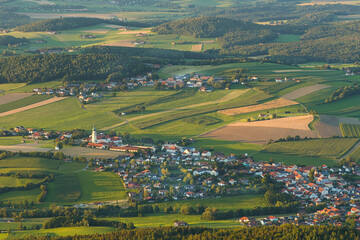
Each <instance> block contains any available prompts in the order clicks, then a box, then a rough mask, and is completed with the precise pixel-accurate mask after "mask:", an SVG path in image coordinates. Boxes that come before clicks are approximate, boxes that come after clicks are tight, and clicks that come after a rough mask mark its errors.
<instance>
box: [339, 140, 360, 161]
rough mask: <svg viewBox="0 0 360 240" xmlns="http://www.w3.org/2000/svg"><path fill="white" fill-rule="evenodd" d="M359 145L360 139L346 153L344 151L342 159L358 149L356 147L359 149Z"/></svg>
mask: <svg viewBox="0 0 360 240" xmlns="http://www.w3.org/2000/svg"><path fill="white" fill-rule="evenodd" d="M359 146H360V139H358V141H357V142H356V143H355V144H354V145H353V146H352V147H351V148H350V149H349V150H348V151H347V152H346V153H344V155H342V156H341V157H340V160H341V159H344V158H346V157H348V156H350V155H351V154H352V153H353V152H355V151H356V149H358V147H359Z"/></svg>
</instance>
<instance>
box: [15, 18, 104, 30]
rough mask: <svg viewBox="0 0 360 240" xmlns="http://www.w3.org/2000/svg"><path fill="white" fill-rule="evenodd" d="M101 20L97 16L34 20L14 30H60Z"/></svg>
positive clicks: (97, 22)
mask: <svg viewBox="0 0 360 240" xmlns="http://www.w3.org/2000/svg"><path fill="white" fill-rule="evenodd" d="M103 22H104V20H103V19H99V18H86V17H77V18H57V19H46V20H40V21H36V22H33V23H30V24H26V25H23V26H19V27H16V28H15V30H16V31H21V32H42V31H62V30H68V29H75V28H80V27H89V26H94V25H97V24H100V23H103Z"/></svg>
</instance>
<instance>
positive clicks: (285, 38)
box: [273, 34, 301, 43]
mask: <svg viewBox="0 0 360 240" xmlns="http://www.w3.org/2000/svg"><path fill="white" fill-rule="evenodd" d="M300 37H301V35H294V34H279V36H278V37H277V38H276V39H275V40H274V41H273V42H274V43H283V42H297V41H300Z"/></svg>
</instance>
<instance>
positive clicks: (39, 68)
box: [0, 54, 149, 83]
mask: <svg viewBox="0 0 360 240" xmlns="http://www.w3.org/2000/svg"><path fill="white" fill-rule="evenodd" d="M148 68H149V67H148V66H147V65H145V64H144V63H143V62H142V61H141V60H140V59H139V58H134V57H128V56H124V55H120V54H117V55H114V54H76V55H73V54H50V55H31V56H25V55H24V56H16V57H7V58H2V59H0V72H1V73H0V83H20V82H26V83H31V82H46V81H53V80H56V79H60V78H63V77H65V76H72V75H76V76H77V78H78V80H79V81H81V80H96V79H105V78H106V77H107V76H108V75H109V74H110V73H113V72H121V73H122V75H123V76H125V77H128V76H134V75H137V74H140V73H144V72H145V71H146V70H148Z"/></svg>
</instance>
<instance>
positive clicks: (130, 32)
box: [118, 31, 151, 34]
mask: <svg viewBox="0 0 360 240" xmlns="http://www.w3.org/2000/svg"><path fill="white" fill-rule="evenodd" d="M140 33H143V34H145V33H151V31H121V32H119V33H118V34H140Z"/></svg>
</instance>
